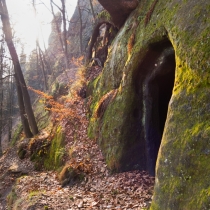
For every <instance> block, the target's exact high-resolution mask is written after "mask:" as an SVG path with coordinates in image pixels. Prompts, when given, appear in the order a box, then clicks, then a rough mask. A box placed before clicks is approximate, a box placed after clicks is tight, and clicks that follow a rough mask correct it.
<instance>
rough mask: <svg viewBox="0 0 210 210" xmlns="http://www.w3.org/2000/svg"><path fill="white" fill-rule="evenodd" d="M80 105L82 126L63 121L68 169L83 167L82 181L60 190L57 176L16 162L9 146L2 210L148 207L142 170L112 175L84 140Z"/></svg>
mask: <svg viewBox="0 0 210 210" xmlns="http://www.w3.org/2000/svg"><path fill="white" fill-rule="evenodd" d="M83 100H84V99H79V100H78V99H76V100H75V105H76V108H77V113H79V115H80V116H81V121H75V122H74V124H72V123H69V122H68V121H66V120H64V121H63V122H62V125H63V128H64V129H65V136H66V138H65V143H66V152H67V153H68V154H69V160H67V162H68V164H72V162H74V163H78V164H81V163H84V166H83V167H84V168H85V167H86V171H85V173H84V177H83V178H82V181H81V182H77V183H74V184H69V183H67V184H66V185H65V186H64V187H62V186H61V184H60V183H59V181H58V174H57V173H56V172H53V171H41V172H38V171H35V170H34V166H33V163H31V162H30V161H29V160H28V159H24V160H20V159H19V158H18V156H17V152H16V150H17V148H16V147H13V148H11V149H9V150H8V151H7V152H6V153H5V154H4V155H3V157H1V159H0V210H6V209H9V208H8V204H9V206H10V209H14V210H16V209H21V210H22V209H23V210H39V209H40V210H43V209H50V210H76V209H102V210H106V209H118V210H131V209H134V210H135V209H136V210H141V209H146V208H147V207H148V206H149V205H150V202H151V197H152V193H153V186H154V178H153V177H150V176H149V175H148V174H147V173H146V172H140V171H130V172H124V173H118V174H111V173H110V171H109V170H108V168H107V165H106V163H105V161H104V158H103V155H102V152H101V150H100V148H99V147H98V145H97V144H96V142H94V141H93V140H90V139H89V138H88V137H87V126H88V121H87V119H86V114H87V110H86V107H85V106H84V104H83ZM66 106H68V104H66ZM69 108H70V107H69ZM69 151H71V152H69ZM87 166H88V169H87ZM14 184H15V185H14ZM13 185H14V186H15V187H13V190H12V193H10V197H9V198H7V196H8V193H9V191H11V189H12V186H13ZM6 200H7V205H6ZM11 207H12V208H11Z"/></svg>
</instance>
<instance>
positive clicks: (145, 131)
mask: <svg viewBox="0 0 210 210" xmlns="http://www.w3.org/2000/svg"><path fill="white" fill-rule="evenodd" d="M209 14H210V3H209V2H208V1H207V0H202V1H200V2H199V4H198V3H197V1H195V0H191V1H188V0H187V1H179V0H172V1H168V2H165V1H163V0H159V1H157V0H155V1H154V0H153V1H152V0H150V1H147V2H145V1H141V2H140V4H139V6H138V8H137V9H136V10H135V11H134V12H133V13H132V14H131V15H130V17H129V18H128V19H127V21H126V22H125V25H124V26H123V27H122V28H121V30H120V31H119V33H118V35H117V37H116V38H115V40H114V41H113V43H112V46H111V49H110V51H109V56H108V60H107V61H106V63H105V67H104V69H103V71H102V73H101V74H100V75H99V76H98V77H97V78H96V79H95V80H94V81H93V82H92V83H91V84H90V85H89V86H90V87H93V94H92V96H93V99H92V104H91V113H92V116H91V119H90V125H89V136H91V137H93V138H97V139H98V142H99V144H100V146H101V148H102V151H103V153H104V154H105V156H106V162H107V164H108V166H109V168H111V169H112V170H129V169H140V170H147V171H149V172H150V174H154V173H155V165H156V184H155V193H154V198H153V203H152V206H151V209H161V210H162V209H170V210H177V209H192V210H193V209H196V210H197V209H202V210H203V209H209V208H210V200H209V193H210V186H209V183H210V176H209V174H210V164H209V158H210V152H209V151H210V142H209V139H210V123H209V122H210V115H209V112H210V101H209V98H210V91H209V90H210V88H209V87H210V80H209V78H210V65H209V61H208V60H209V57H210V50H209V41H210V36H209V31H210V18H209V17H210V16H209ZM113 90H115V91H116V96H115V97H114V98H113V99H112V100H111V101H110V103H109V104H108V105H107V107H106V110H104V111H103V115H102V116H98V115H97V114H96V113H97V112H98V108H99V107H100V106H99V105H100V101H101V99H102V98H103V97H104V96H105V95H106V94H107V93H109V92H110V91H113ZM159 146H160V149H159ZM158 151H159V152H158ZM157 155H158V157H157V163H156V156H157Z"/></svg>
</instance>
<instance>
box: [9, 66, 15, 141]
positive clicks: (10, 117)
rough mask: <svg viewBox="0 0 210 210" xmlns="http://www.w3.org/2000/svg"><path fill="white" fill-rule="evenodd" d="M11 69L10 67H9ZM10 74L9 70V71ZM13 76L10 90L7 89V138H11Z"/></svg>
mask: <svg viewBox="0 0 210 210" xmlns="http://www.w3.org/2000/svg"><path fill="white" fill-rule="evenodd" d="M10 70H11V69H10ZM10 74H11V71H10ZM13 90H14V87H13V77H11V78H10V91H9V106H8V107H9V123H8V130H9V133H8V139H9V141H10V140H11V137H12V116H13Z"/></svg>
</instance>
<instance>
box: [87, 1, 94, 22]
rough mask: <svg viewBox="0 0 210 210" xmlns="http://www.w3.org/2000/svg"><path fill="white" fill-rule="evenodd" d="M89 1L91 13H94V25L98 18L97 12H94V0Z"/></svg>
mask: <svg viewBox="0 0 210 210" xmlns="http://www.w3.org/2000/svg"><path fill="white" fill-rule="evenodd" d="M89 1H90V8H91V12H92V15H93V19H94V23H95V22H96V16H95V12H94V9H93V3H92V0H89Z"/></svg>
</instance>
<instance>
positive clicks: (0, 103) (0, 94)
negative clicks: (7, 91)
mask: <svg viewBox="0 0 210 210" xmlns="http://www.w3.org/2000/svg"><path fill="white" fill-rule="evenodd" d="M0 78H2V77H0ZM0 83H1V84H0V86H1V87H0V157H1V156H2V142H1V141H2V130H3V119H2V117H3V89H2V80H1V81H0Z"/></svg>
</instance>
